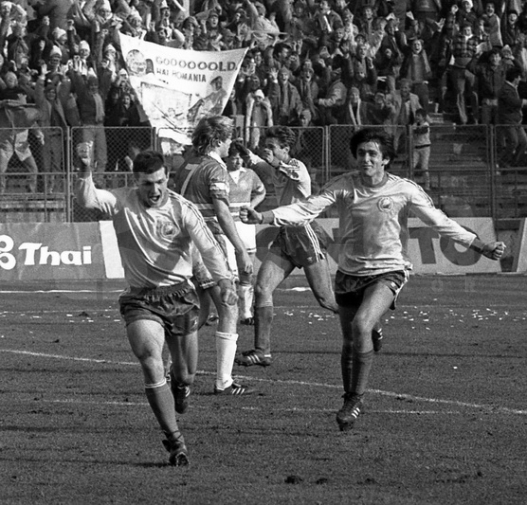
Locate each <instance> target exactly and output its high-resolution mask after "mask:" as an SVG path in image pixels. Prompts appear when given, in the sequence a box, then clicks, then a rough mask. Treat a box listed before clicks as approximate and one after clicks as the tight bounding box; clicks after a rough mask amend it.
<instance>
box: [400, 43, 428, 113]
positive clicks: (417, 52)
mask: <svg viewBox="0 0 527 505" xmlns="http://www.w3.org/2000/svg"><path fill="white" fill-rule="evenodd" d="M410 48H411V51H410V53H408V54H407V56H406V57H405V59H404V61H403V64H402V65H401V74H400V75H401V78H404V79H409V80H410V81H412V83H413V85H412V92H413V93H415V94H416V95H417V96H418V97H419V102H420V103H421V105H422V106H423V109H425V111H428V102H429V90H428V81H429V79H430V78H431V77H432V68H431V67H430V62H429V61H428V55H427V54H426V51H425V50H424V47H423V41H422V40H420V39H414V40H412V41H411V43H410Z"/></svg>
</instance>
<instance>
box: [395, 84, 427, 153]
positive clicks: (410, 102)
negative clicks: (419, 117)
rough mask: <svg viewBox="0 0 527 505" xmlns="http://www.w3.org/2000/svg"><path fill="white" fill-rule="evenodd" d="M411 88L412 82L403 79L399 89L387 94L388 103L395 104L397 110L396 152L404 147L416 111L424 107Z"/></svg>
mask: <svg viewBox="0 0 527 505" xmlns="http://www.w3.org/2000/svg"><path fill="white" fill-rule="evenodd" d="M411 90H412V82H411V81H409V80H408V79H401V80H400V82H399V90H398V91H395V93H390V94H389V95H388V96H387V103H388V104H390V105H393V107H394V111H395V124H394V126H395V127H396V129H395V134H394V149H395V152H397V151H398V150H399V149H400V148H404V142H405V141H406V138H407V137H406V134H407V128H408V127H409V126H410V125H412V124H414V122H415V114H416V112H417V111H418V110H419V109H422V108H423V107H422V106H421V103H420V102H419V97H418V96H417V95H415V94H414V93H412V92H411Z"/></svg>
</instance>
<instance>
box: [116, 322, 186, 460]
mask: <svg viewBox="0 0 527 505" xmlns="http://www.w3.org/2000/svg"><path fill="white" fill-rule="evenodd" d="M126 333H127V336H128V341H129V342H130V346H131V348H132V352H133V353H134V355H135V356H136V358H137V359H138V360H139V364H140V365H141V369H142V371H143V377H144V382H145V393H146V398H147V400H148V403H149V404H150V408H151V409H152V411H153V412H154V415H155V416H156V419H157V422H158V423H159V426H160V427H161V430H162V431H163V433H164V434H165V436H166V440H165V441H163V443H164V444H165V447H166V448H167V449H168V450H169V452H170V462H171V463H172V464H174V465H176V466H182V465H187V464H188V455H187V448H186V446H185V441H184V440H183V436H182V435H181V432H180V431H179V427H178V424H177V420H176V411H175V402H174V396H173V395H172V392H171V391H170V386H169V385H168V383H167V380H166V377H165V373H164V366H163V357H162V352H163V344H164V341H165V330H164V328H163V326H162V325H161V323H160V322H158V321H154V320H150V319H139V320H136V321H133V322H131V323H129V324H128V325H127V328H126Z"/></svg>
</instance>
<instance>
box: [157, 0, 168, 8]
mask: <svg viewBox="0 0 527 505" xmlns="http://www.w3.org/2000/svg"><path fill="white" fill-rule="evenodd" d="M159 8H160V9H168V4H167V0H161V4H160V5H159Z"/></svg>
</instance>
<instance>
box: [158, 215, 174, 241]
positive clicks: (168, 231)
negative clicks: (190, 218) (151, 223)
mask: <svg viewBox="0 0 527 505" xmlns="http://www.w3.org/2000/svg"><path fill="white" fill-rule="evenodd" d="M156 228H157V233H158V234H159V236H161V237H165V238H168V239H171V238H173V237H175V236H176V234H177V232H178V229H177V227H176V225H175V224H174V223H173V222H172V221H169V220H168V219H160V220H159V221H157V223H156Z"/></svg>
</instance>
